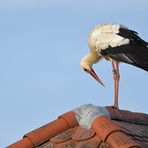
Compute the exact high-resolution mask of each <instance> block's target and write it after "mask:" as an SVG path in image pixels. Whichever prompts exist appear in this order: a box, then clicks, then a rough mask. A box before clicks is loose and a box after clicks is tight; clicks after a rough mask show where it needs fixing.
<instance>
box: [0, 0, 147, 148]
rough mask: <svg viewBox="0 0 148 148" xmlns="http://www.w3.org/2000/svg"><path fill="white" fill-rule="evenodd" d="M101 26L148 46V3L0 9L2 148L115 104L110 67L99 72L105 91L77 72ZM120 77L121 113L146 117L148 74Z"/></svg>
mask: <svg viewBox="0 0 148 148" xmlns="http://www.w3.org/2000/svg"><path fill="white" fill-rule="evenodd" d="M104 22H105V23H106V22H107V23H108V22H113V23H121V24H123V25H126V26H128V27H129V28H131V29H134V30H136V31H137V32H138V33H139V35H140V36H141V37H142V38H143V39H145V40H147V41H148V1H147V0H139V1H138V0H137V1H136V0H130V1H129V0H124V1H119V0H112V1H108V0H91V1H90V0H74V1H69V0H61V1H58V0H52V1H51V0H42V1H41V0H1V1H0V41H1V42H0V99H1V103H0V117H1V120H0V147H1V148H3V147H6V146H7V145H9V144H11V143H13V142H15V141H17V140H19V139H21V138H22V136H23V135H24V134H26V133H27V132H29V131H32V130H34V129H36V128H38V127H40V126H42V125H44V124H46V123H48V122H50V121H52V120H54V119H56V118H57V117H58V116H59V115H60V114H62V113H65V112H67V111H70V110H72V109H73V108H76V107H78V106H80V105H83V104H86V103H92V104H95V105H98V106H107V105H112V104H113V79H112V71H111V64H110V62H107V61H105V60H103V61H101V62H100V63H99V64H96V65H94V69H95V70H96V72H97V73H98V74H99V76H100V77H101V79H102V80H103V81H104V83H105V85H106V87H105V88H103V87H101V86H100V85H98V84H97V82H96V81H95V80H93V79H92V78H91V77H90V76H89V75H88V74H86V73H84V72H83V71H82V70H81V69H80V66H79V62H80V60H81V58H82V57H83V56H84V55H86V54H87V53H88V52H89V49H88V43H87V38H88V33H89V32H90V30H91V29H92V28H93V27H94V26H96V25H97V24H99V23H104ZM120 73H121V81H120V82H121V83H120V96H119V105H120V108H121V109H126V110H130V111H137V112H145V113H148V93H147V92H148V73H147V72H146V71H143V70H141V69H138V68H135V67H133V66H129V65H126V64H121V65H120Z"/></svg>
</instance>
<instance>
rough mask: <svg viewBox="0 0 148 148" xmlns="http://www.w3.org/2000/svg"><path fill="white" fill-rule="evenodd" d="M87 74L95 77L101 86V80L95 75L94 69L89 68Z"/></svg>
mask: <svg viewBox="0 0 148 148" xmlns="http://www.w3.org/2000/svg"><path fill="white" fill-rule="evenodd" d="M89 74H90V75H91V76H92V77H93V78H94V79H95V80H97V81H98V82H99V83H100V84H101V85H102V86H104V84H103V82H102V81H101V79H100V78H99V77H98V76H97V74H96V73H95V71H94V70H93V69H91V70H90V71H89Z"/></svg>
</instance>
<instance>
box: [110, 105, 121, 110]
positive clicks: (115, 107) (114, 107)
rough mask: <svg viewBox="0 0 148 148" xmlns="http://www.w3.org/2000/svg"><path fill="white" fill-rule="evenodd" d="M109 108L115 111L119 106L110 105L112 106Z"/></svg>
mask: <svg viewBox="0 0 148 148" xmlns="http://www.w3.org/2000/svg"><path fill="white" fill-rule="evenodd" d="M110 107H111V108H113V109H117V110H119V106H118V105H115V104H114V105H112V106H110Z"/></svg>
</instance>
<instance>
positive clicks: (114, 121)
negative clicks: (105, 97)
mask: <svg viewBox="0 0 148 148" xmlns="http://www.w3.org/2000/svg"><path fill="white" fill-rule="evenodd" d="M86 107H88V109H86V108H85V106H83V107H82V108H83V109H81V108H80V109H77V110H76V111H75V110H74V112H73V111H70V112H67V113H65V114H63V115H61V116H59V118H58V119H57V120H55V121H53V122H50V123H49V124H46V125H45V126H43V127H41V128H39V129H36V130H34V131H32V132H30V133H28V134H26V135H25V136H24V137H23V139H22V140H20V141H18V142H16V143H14V144H12V145H10V146H9V148H32V147H36V148H73V147H75V148H134V147H135V148H136V147H141V148H147V147H148V126H147V125H148V115H147V114H142V113H133V112H129V111H124V110H115V109H112V108H110V107H106V111H105V108H101V107H94V108H93V106H92V105H86ZM86 110H87V111H86ZM79 111H80V114H79ZM93 111H95V112H93ZM83 112H84V116H83ZM78 114H79V115H78ZM91 117H93V118H91ZM81 118H82V120H81ZM85 119H86V121H85ZM89 120H90V122H91V127H90V123H89ZM81 123H82V125H81ZM83 125H84V126H83ZM87 125H88V126H87Z"/></svg>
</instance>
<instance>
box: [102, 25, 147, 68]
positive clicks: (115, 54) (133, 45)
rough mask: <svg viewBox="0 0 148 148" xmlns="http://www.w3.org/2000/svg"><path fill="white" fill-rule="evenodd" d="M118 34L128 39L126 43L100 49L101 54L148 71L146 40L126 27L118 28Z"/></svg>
mask: <svg viewBox="0 0 148 148" xmlns="http://www.w3.org/2000/svg"><path fill="white" fill-rule="evenodd" d="M117 35H118V36H120V37H124V38H126V39H129V43H128V44H124V45H121V46H116V47H112V46H109V47H108V48H106V49H103V50H101V54H102V55H104V56H109V57H110V58H112V59H114V60H116V61H120V62H124V63H128V64H131V65H134V66H137V67H140V68H142V69H144V70H146V71H148V47H147V42H145V41H144V40H143V39H141V38H140V37H139V36H138V33H137V32H135V31H133V30H129V29H127V28H122V27H121V28H120V29H119V33H117Z"/></svg>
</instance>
